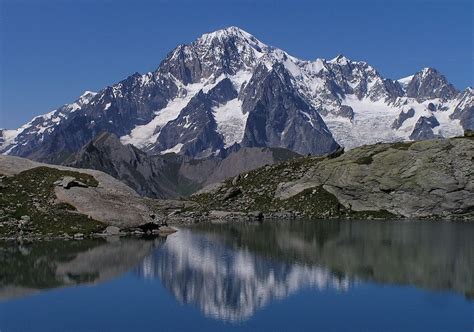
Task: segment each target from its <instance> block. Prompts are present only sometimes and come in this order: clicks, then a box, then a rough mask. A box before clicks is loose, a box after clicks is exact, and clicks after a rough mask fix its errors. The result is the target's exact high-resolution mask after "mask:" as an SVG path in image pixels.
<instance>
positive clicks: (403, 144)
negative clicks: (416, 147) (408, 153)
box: [390, 141, 415, 150]
mask: <svg viewBox="0 0 474 332" xmlns="http://www.w3.org/2000/svg"><path fill="white" fill-rule="evenodd" d="M413 143H415V142H414V141H413V142H396V143H393V144H392V145H390V147H391V148H392V149H397V150H408V149H410V147H411V146H412V145H413Z"/></svg>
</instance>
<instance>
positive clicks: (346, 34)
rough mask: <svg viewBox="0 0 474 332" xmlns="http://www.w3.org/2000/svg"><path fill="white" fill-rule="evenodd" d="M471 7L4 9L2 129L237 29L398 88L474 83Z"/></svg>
mask: <svg viewBox="0 0 474 332" xmlns="http://www.w3.org/2000/svg"><path fill="white" fill-rule="evenodd" d="M472 3H473V1H472V0H444V1H443V0H425V1H423V0H399V1H395V0H380V1H375V0H372V1H367V0H365V1H364V0H362V1H349V0H346V1H342V0H341V1H337V0H330V1H329V0H328V1H295V0H287V1H231V0H227V1H226V0H220V1H198V0H194V1H190V0H189V1H178V0H173V1H151V0H150V1H145V0H133V1H132V0H130V1H120V0H0V34H1V35H0V40H1V45H0V47H1V49H0V65H1V67H0V70H1V72H0V128H1V127H4V128H5V127H6V128H15V127H18V126H19V125H21V124H23V123H24V122H26V121H28V120H29V119H30V118H31V117H33V116H34V115H38V114H43V113H46V112H48V111H50V110H52V109H54V108H57V107H58V106H60V105H62V104H64V103H68V102H71V101H73V100H74V99H75V98H76V97H77V96H79V95H80V94H81V93H82V92H83V91H84V90H94V91H97V90H99V89H101V88H103V87H105V86H107V85H111V84H113V83H115V82H117V81H119V80H121V79H123V78H125V77H126V76H128V75H130V74H132V73H134V72H136V71H138V72H141V73H143V72H147V71H151V70H154V69H155V68H156V67H157V66H158V64H159V63H160V61H161V60H162V59H163V57H164V56H165V55H166V54H167V53H168V52H169V51H171V50H172V49H173V48H174V47H175V46H176V45H177V44H180V43H188V42H191V41H193V40H194V39H195V38H197V37H198V36H200V35H201V34H202V33H205V32H209V31H213V30H216V29H219V28H222V27H226V26H230V25H236V26H239V27H241V28H243V29H245V30H247V31H248V32H250V33H252V34H253V35H255V36H256V37H257V38H259V39H260V40H261V41H263V42H265V43H267V44H270V45H273V46H277V47H279V48H282V49H284V50H286V51H288V52H289V53H290V54H292V55H295V56H297V57H299V58H302V59H315V58H317V57H322V58H332V57H334V56H336V55H337V54H339V53H342V54H344V55H346V56H347V57H349V58H351V59H354V60H364V61H367V62H369V63H370V64H371V65H373V66H374V67H375V68H377V69H378V70H379V72H381V73H382V74H383V75H385V76H387V77H390V78H400V77H404V76H408V75H410V74H412V73H414V72H416V71H417V70H419V69H420V68H422V67H428V66H430V67H435V68H437V69H438V70H440V71H441V72H442V73H443V74H445V75H446V76H447V78H448V79H449V80H450V81H451V82H452V83H453V84H454V85H455V86H456V87H458V88H459V89H463V88H465V87H466V86H472V85H473V81H474V69H473V66H474V65H473V62H474V46H473V39H474V36H473V34H474V32H473V30H474V27H473V24H474V23H473V4H472Z"/></svg>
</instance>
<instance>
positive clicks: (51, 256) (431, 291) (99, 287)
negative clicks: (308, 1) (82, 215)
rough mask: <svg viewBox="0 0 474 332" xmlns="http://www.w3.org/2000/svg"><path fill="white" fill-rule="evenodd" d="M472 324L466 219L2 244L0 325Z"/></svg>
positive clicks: (205, 228)
mask: <svg viewBox="0 0 474 332" xmlns="http://www.w3.org/2000/svg"><path fill="white" fill-rule="evenodd" d="M176 330H178V331H181V330H182V331H199V330H200V331H232V330H245V331H473V330H474V224H463V223H448V222H446V223H445V222H442V223H439V222H438V223H433V222H410V223H408V222H380V221H341V222H339V221H311V222H310V221H308V222H281V223H263V224H260V225H258V224H239V225H200V226H196V227H191V228H181V229H180V230H179V232H178V233H176V234H173V235H171V236H168V237H167V238H158V239H150V240H135V239H122V240H113V239H109V240H107V241H105V240H94V241H88V240H86V241H69V242H43V243H36V244H23V245H11V244H10V245H6V244H2V245H1V246H0V331H1V332H7V331H176Z"/></svg>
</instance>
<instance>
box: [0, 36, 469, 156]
mask: <svg viewBox="0 0 474 332" xmlns="http://www.w3.org/2000/svg"><path fill="white" fill-rule="evenodd" d="M473 105H474V102H473V91H472V89H471V88H468V89H466V90H465V91H464V92H463V93H460V92H458V91H457V90H456V89H455V88H454V87H453V86H452V85H451V84H449V83H448V82H447V80H446V78H445V77H444V76H442V75H441V74H440V73H439V72H437V71H436V70H434V69H431V68H425V69H423V70H421V71H420V72H418V73H416V74H414V75H413V76H410V77H407V78H404V79H400V80H398V81H394V80H391V79H387V78H384V77H382V76H381V75H380V73H378V72H377V71H376V70H375V69H374V68H373V67H371V66H370V65H368V64H367V63H365V62H362V61H351V60H349V59H347V58H346V57H344V56H337V57H336V58H334V59H332V60H324V59H316V60H315V61H303V60H299V59H297V58H295V57H292V56H291V55H289V54H287V53H286V52H284V51H282V50H280V49H277V48H274V47H271V46H268V45H265V44H264V43H262V42H261V41H259V40H257V39H256V38H255V37H254V36H252V35H250V34H249V33H247V32H245V31H243V30H241V29H239V28H236V27H230V28H226V29H222V30H218V31H215V32H212V33H208V34H204V35H203V36H201V37H200V38H198V39H197V40H196V41H194V42H193V43H191V44H188V45H179V46H178V47H176V48H175V49H174V50H173V51H172V52H170V53H169V54H168V56H167V57H166V58H165V59H164V60H163V61H162V62H161V64H160V65H159V67H158V68H157V70H156V71H154V72H150V73H147V74H144V75H140V74H138V73H135V74H133V75H131V76H130V77H128V78H126V79H125V80H123V81H121V82H119V83H117V84H115V85H113V86H111V87H107V88H105V89H103V90H101V91H99V92H98V93H97V94H94V93H86V94H85V95H83V96H81V98H79V99H78V100H77V101H76V102H75V103H73V104H70V105H65V106H63V107H61V108H59V109H58V110H55V111H53V112H51V113H48V114H46V115H44V116H39V117H36V118H35V119H33V120H32V121H31V122H29V123H28V124H26V125H24V126H22V127H21V128H19V129H18V130H14V131H11V130H2V131H1V132H0V134H1V135H0V136H1V137H0V152H1V153H6V154H12V155H17V156H23V157H28V158H32V159H37V160H46V161H51V162H56V163H59V162H62V161H63V160H64V159H66V158H67V157H68V156H70V155H72V154H73V153H75V152H77V151H79V150H80V149H81V148H82V146H83V145H84V144H86V143H87V142H89V141H90V140H91V139H93V138H94V137H95V136H96V135H97V134H99V133H100V132H102V131H104V130H106V131H108V132H111V133H114V134H115V135H117V136H118V137H120V139H121V141H122V142H123V143H130V144H133V145H135V146H136V147H138V148H140V149H143V150H144V151H146V152H151V153H154V154H165V153H168V152H176V153H178V154H182V155H186V156H189V157H193V158H206V157H210V156H215V155H219V154H222V153H223V151H225V150H226V149H229V148H231V147H232V146H235V144H238V145H239V146H241V147H265V146H266V147H281V148H288V149H291V150H293V151H295V152H298V153H301V154H307V153H311V154H318V155H320V154H327V153H330V152H332V151H334V150H336V149H337V147H338V143H339V144H340V145H343V146H345V147H348V148H352V147H355V146H359V145H362V144H369V143H375V142H378V141H398V140H406V139H410V138H414V139H418V138H429V137H438V136H442V137H451V136H456V135H460V134H462V132H463V129H472V128H473V122H474V120H473V119H474V110H473ZM407 115H409V116H407ZM422 117H424V118H432V119H433V121H430V125H428V126H427V125H426V124H423V123H424V122H426V121H424V120H423V119H422ZM420 119H421V120H420ZM434 120H436V121H434ZM420 121H421V122H422V123H421V124H420V125H417V124H418V123H419V122H420Z"/></svg>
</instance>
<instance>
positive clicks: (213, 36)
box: [197, 26, 267, 49]
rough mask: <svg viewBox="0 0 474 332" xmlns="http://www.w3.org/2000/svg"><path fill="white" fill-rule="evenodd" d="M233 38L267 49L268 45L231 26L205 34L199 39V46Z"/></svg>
mask: <svg viewBox="0 0 474 332" xmlns="http://www.w3.org/2000/svg"><path fill="white" fill-rule="evenodd" d="M232 38H235V39H239V40H242V41H245V42H246V43H247V44H250V45H252V46H253V47H256V48H259V49H261V48H266V47H267V45H265V44H264V43H262V42H261V41H259V40H258V39H257V38H255V37H254V36H253V35H251V34H250V33H248V32H247V31H245V30H243V29H241V28H239V27H236V26H230V27H227V28H223V29H220V30H216V31H213V32H209V33H205V34H203V35H202V36H201V37H199V38H198V40H197V42H198V43H199V44H201V43H203V44H212V43H213V42H214V41H216V40H218V41H220V42H223V41H226V40H229V39H232Z"/></svg>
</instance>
